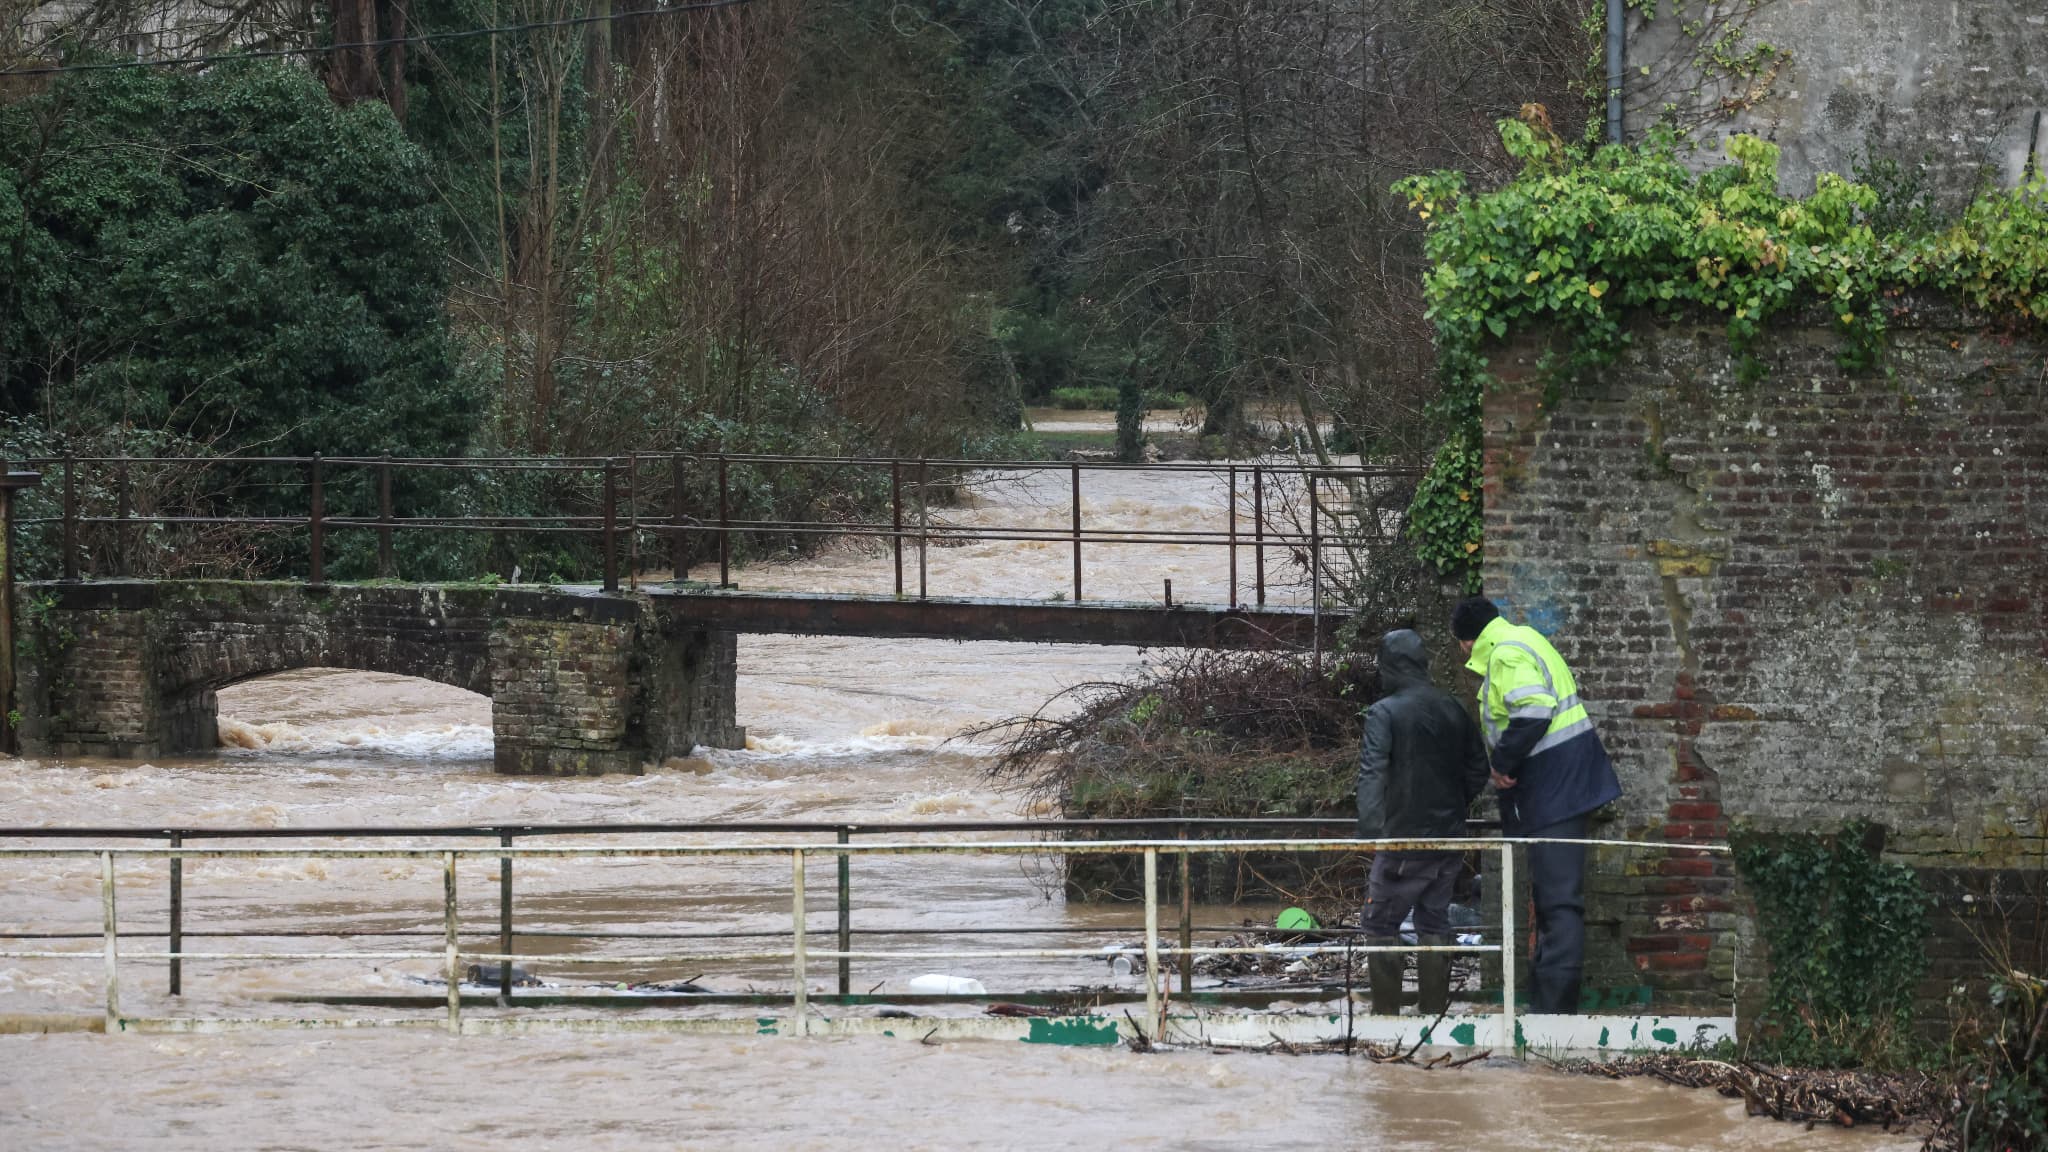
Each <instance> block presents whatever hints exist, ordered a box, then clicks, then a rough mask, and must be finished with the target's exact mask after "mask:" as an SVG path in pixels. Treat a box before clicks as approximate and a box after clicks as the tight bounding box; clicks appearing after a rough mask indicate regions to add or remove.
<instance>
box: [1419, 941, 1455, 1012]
mask: <svg viewBox="0 0 2048 1152" xmlns="http://www.w3.org/2000/svg"><path fill="white" fill-rule="evenodd" d="M1450 942H1451V941H1450V939H1449V938H1448V937H1443V936H1425V937H1423V939H1422V943H1424V944H1435V945H1444V944H1449V943H1450ZM1415 992H1416V1003H1417V1006H1418V1008H1419V1009H1420V1011H1421V1013H1422V1014H1423V1015H1424V1016H1426V1017H1428V1018H1430V1019H1432V1020H1434V1019H1435V1018H1436V1017H1438V1016H1441V1015H1443V1014H1444V1013H1445V1012H1446V1011H1448V1010H1449V1009H1450V1007H1451V954H1450V953H1448V952H1423V953H1419V954H1418V955H1417V956H1416V957H1415Z"/></svg>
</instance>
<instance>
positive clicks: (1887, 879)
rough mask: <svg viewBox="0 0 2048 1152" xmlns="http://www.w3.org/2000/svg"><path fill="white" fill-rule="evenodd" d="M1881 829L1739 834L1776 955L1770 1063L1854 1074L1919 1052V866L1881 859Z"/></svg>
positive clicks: (1922, 917) (1922, 915)
mask: <svg viewBox="0 0 2048 1152" xmlns="http://www.w3.org/2000/svg"><path fill="white" fill-rule="evenodd" d="M1874 831H1875V829H1874V828H1873V827H1872V826H1871V825H1868V824H1865V823H1861V822H1851V823H1849V824H1847V825H1844V826H1843V827H1842V828H1841V829H1840V830H1839V831H1836V832H1834V833H1832V834H1811V833H1779V834H1769V835H1766V834H1762V833H1757V832H1754V831H1749V830H1741V829H1738V830H1737V833H1736V835H1735V836H1733V837H1731V838H1730V845H1731V847H1733V848H1734V850H1735V867H1736V872H1737V874H1738V875H1739V876H1740V877H1741V879H1742V884H1743V887H1744V888H1745V889H1746V890H1747V891H1748V893H1749V895H1750V897H1751V898H1752V899H1754V900H1755V901H1756V912H1757V925H1758V928H1759V929H1760V930H1761V931H1762V933H1763V937H1764V941H1765V943H1766V945H1767V946H1768V947H1769V949H1770V984H1769V988H1770V990H1769V993H1768V999H1767V1000H1766V1002H1765V1005H1764V1012H1763V1016H1762V1018H1761V1019H1760V1020H1759V1021H1758V1025H1759V1026H1758V1027H1757V1029H1756V1030H1755V1032H1754V1039H1753V1044H1754V1045H1755V1046H1756V1048H1757V1049H1759V1051H1758V1053H1757V1054H1758V1055H1761V1056H1763V1057H1764V1058H1766V1059H1769V1060H1772V1061H1775V1062H1778V1063H1786V1064H1801V1065H1810V1066H1829V1067H1847V1066H1857V1065H1887V1064H1895V1063H1899V1062H1902V1061H1904V1060H1905V1059H1906V1058H1908V1057H1909V1056H1910V1054H1911V1051H1912V1023H1913V1017H1912V1012H1913V993H1914V990H1915V987H1916V985H1917V983H1918V981H1919V979H1920V977H1921V975H1922V973H1923V972H1925V970H1926V967H1927V950H1926V947H1925V943H1926V939H1927V931H1928V921H1927V910H1928V898H1927V894H1926V892H1925V891H1924V890H1922V888H1921V886H1920V880H1919V877H1918V876H1916V875H1914V873H1913V870H1912V869H1911V868H1909V867H1907V866H1906V865H1904V864H1900V863H1896V862H1893V861H1887V860H1884V859H1882V857H1881V856H1880V853H1879V852H1878V850H1877V848H1876V847H1875V837H1874V836H1873V835H1872V833H1873V832H1874Z"/></svg>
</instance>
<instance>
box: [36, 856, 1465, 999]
mask: <svg viewBox="0 0 2048 1152" xmlns="http://www.w3.org/2000/svg"><path fill="white" fill-rule="evenodd" d="M1352 823H1353V822H1352V820H1351V819H1350V818H1347V817H1293V816H1276V817H1194V816H1180V817H1156V818H1123V819H1080V820H950V821H919V822H891V821H882V822H861V823H853V822H832V821H807V820H765V821H729V820H728V821H666V822H630V823H610V824H590V823H581V824H545V823H526V824H443V825H425V826H413V827H398V828H394V827H386V826H357V825H338V826H331V827H320V826H312V827H293V828H223V827H198V826H192V827H169V828H165V827H154V826H151V827H137V826H111V825H103V826H87V825H73V826H55V827H0V841H5V840H163V841H165V842H166V844H167V846H168V847H171V848H179V847H183V846H184V845H185V844H186V842H187V841H205V840H280V839H290V840H326V839H371V840H375V839H386V840H388V839H414V838H422V837H450V838H458V839H461V838H487V839H495V840H497V841H498V844H499V846H500V847H504V848H511V847H513V846H514V845H515V842H516V841H517V840H519V839H531V838H533V837H549V836H574V835H582V836H617V835H624V836H649V835H677V834H702V833H714V834H723V835H751V834H762V833H771V834H784V835H788V834H796V835H830V836H832V837H834V842H835V843H839V844H850V843H852V841H853V838H854V837H856V836H877V835H884V836H886V835H903V834H912V835H931V834H944V833H959V832H998V833H1029V834H1032V835H1053V834H1058V833H1077V832H1078V833H1088V834H1093V835H1110V836H1114V835H1115V834H1117V833H1122V834H1125V835H1132V834H1142V833H1150V834H1154V835H1164V834H1170V835H1172V836H1174V837H1175V838H1177V839H1179V840H1182V841H1188V842H1190V843H1191V844H1192V846H1193V847H1194V848H1195V849H1197V850H1200V849H1202V848H1203V846H1204V845H1207V844H1209V843H1211V842H1212V841H1211V840H1210V839H1209V838H1208V837H1209V836H1210V835H1213V834H1216V833H1222V832H1238V831H1244V830H1247V829H1266V830H1269V831H1271V830H1276V829H1278V830H1293V831H1298V832H1302V833H1308V834H1313V833H1317V832H1323V833H1327V832H1329V831H1331V830H1333V829H1344V828H1349V827H1351V826H1352ZM1466 825H1467V827H1468V828H1469V829H1471V830H1472V831H1474V832H1480V831H1487V830H1494V829H1498V828H1499V827H1500V824H1499V821H1495V820H1468V821H1467V822H1466ZM1180 861H1181V868H1182V871H1181V877H1180V883H1181V894H1182V900H1181V913H1180V924H1179V932H1180V939H1181V944H1182V947H1184V948H1185V947H1189V946H1191V944H1192V939H1193V934H1194V932H1196V931H1197V930H1200V931H1230V930H1232V928H1231V926H1227V925H1206V926H1198V925H1196V924H1195V923H1194V920H1193V909H1192V905H1191V903H1190V900H1189V896H1188V894H1189V891H1190V882H1189V876H1188V870H1187V863H1188V856H1187V854H1185V853H1183V854H1182V855H1181V857H1180ZM169 873H170V875H169V891H168V897H169V899H168V903H167V909H166V910H167V914H168V923H167V926H166V929H165V930H164V931H162V932H128V933H124V934H125V935H129V936H145V937H166V938H168V940H169V946H170V949H171V951H173V952H177V951H179V949H180V947H181V944H182V942H183V941H184V940H185V939H186V938H187V937H192V938H202V937H203V938H213V939H220V938H242V937H265V938H284V937H287V936H315V937H334V938H339V937H341V936H352V935H359V936H375V937H388V938H394V939H395V938H400V937H404V936H411V935H417V934H419V933H418V932H412V931H404V930H398V931H365V932H348V933H342V932H333V931H302V932H293V933H278V932H265V931H193V930H191V929H190V927H189V926H188V925H187V923H186V918H185V900H184V858H183V857H179V856H173V857H172V858H171V859H170V866H169ZM837 880H838V884H837V900H836V905H835V912H836V923H837V929H838V942H839V946H840V948H841V949H842V950H845V949H848V948H851V947H852V939H853V937H854V935H855V934H856V929H855V927H854V924H853V883H852V874H851V865H850V860H849V858H848V857H846V856H841V857H839V859H838V877H837ZM512 882H513V873H512V861H511V859H510V858H509V857H508V858H505V859H502V860H500V862H499V871H498V929H497V932H496V935H497V937H498V940H499V948H500V950H501V951H503V952H510V951H512V946H513V941H514V939H515V938H517V937H521V936H526V937H536V936H543V935H569V936H573V937H575V938H577V939H586V940H600V939H615V938H616V939H634V938H648V937H649V935H650V934H648V933H644V932H643V933H619V932H606V931H599V930H580V931H577V932H573V933H560V932H556V933H549V932H542V931H536V930H531V929H529V930H527V931H524V932H521V931H516V930H515V924H514V915H513V907H514V906H513V888H512ZM1133 930H1135V929H1133ZM956 931H957V930H952V929H911V928H862V929H859V930H858V933H859V934H862V935H879V936H917V935H940V934H951V933H953V932H956ZM1065 931H1067V929H1065V928H1059V927H1025V928H1020V927H1003V928H997V929H988V928H981V929H976V930H975V931H974V932H973V933H972V934H975V935H985V934H1004V935H1030V934H1055V933H1060V932H1065ZM655 935H658V936H659V937H660V938H664V939H690V938H724V937H731V936H736V935H737V936H746V935H756V934H753V933H731V932H712V933H704V934H701V935H700V934H694V933H681V934H677V933H660V934H655ZM760 935H769V936H782V935H786V933H781V932H771V933H764V934H760ZM85 938H87V937H86V936H84V935H81V934H79V933H66V932H22V931H15V930H0V940H22V939H40V940H77V939H85ZM1188 964H1192V957H1187V958H1186V964H1184V965H1183V967H1184V969H1186V970H1185V971H1184V972H1183V976H1184V977H1192V975H1193V972H1192V968H1188V967H1187V965H1188ZM838 967H839V972H838V994H839V995H841V996H848V995H851V993H852V985H851V981H852V974H851V969H850V965H849V963H848V961H846V960H844V959H842V960H840V962H839V966H838ZM168 970H169V991H170V994H171V995H173V996H178V995H182V994H183V992H184V980H183V971H184V966H183V962H182V960H181V959H178V958H174V959H172V960H171V961H170V962H169V965H168ZM498 979H499V988H498V991H499V994H500V995H503V996H509V995H511V994H512V973H511V969H510V968H509V967H505V968H503V969H502V970H501V971H500V973H499V977H498Z"/></svg>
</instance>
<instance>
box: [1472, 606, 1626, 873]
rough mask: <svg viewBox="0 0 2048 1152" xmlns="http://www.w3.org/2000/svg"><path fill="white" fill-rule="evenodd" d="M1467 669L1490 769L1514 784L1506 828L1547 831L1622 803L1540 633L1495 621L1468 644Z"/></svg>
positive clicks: (1574, 685) (1507, 795)
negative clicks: (1472, 676)
mask: <svg viewBox="0 0 2048 1152" xmlns="http://www.w3.org/2000/svg"><path fill="white" fill-rule="evenodd" d="M1465 666H1466V667H1467V668H1470V669H1471V670H1472V671H1473V672H1476V673H1478V675H1479V677H1480V684H1479V720H1480V729H1481V730H1482V731H1483V732H1484V733H1485V736H1486V746H1487V747H1488V748H1489V749H1490V750H1492V754H1493V769H1494V771H1496V772H1499V773H1500V774H1502V775H1503V776H1509V777H1513V778H1514V779H1515V781H1516V783H1515V786H1514V787H1513V788H1510V789H1508V790H1506V791H1504V792H1502V793H1501V815H1502V818H1503V819H1504V820H1505V821H1506V822H1507V824H1508V826H1509V828H1510V829H1511V830H1519V831H1523V832H1528V831H1533V830H1535V829H1540V828H1546V827H1548V826H1550V825H1552V824H1556V823H1558V822H1559V821H1563V820H1569V819H1571V818H1572V817H1574V816H1580V815H1584V814H1585V813H1587V812H1591V811H1593V810H1594V809H1595V808H1598V807H1600V806H1601V805H1603V804H1607V803H1609V802H1611V801H1613V800H1615V799H1617V798H1618V797H1620V795H1621V781H1620V780H1619V779H1618V778H1617V777H1616V776H1615V774H1614V764H1613V762H1612V761H1610V760H1609V759H1608V758H1607V749H1606V748H1605V747H1604V746H1603V745H1602V744H1601V743H1600V734H1599V733H1598V732H1596V731H1594V729H1593V720H1592V717H1590V716H1588V715H1587V714H1586V706H1585V704H1584V703H1583V702H1582V701H1580V699H1579V688H1578V681H1577V680H1576V679H1575V678H1574V677H1573V676H1572V670H1571V668H1570V667H1569V666H1568V665H1566V664H1565V662H1564V657H1562V656H1560V655H1558V654H1557V649H1556V648H1553V647H1551V644H1550V641H1549V640H1548V639H1545V638H1544V635H1543V634H1542V633H1541V632H1538V631H1536V630H1535V629H1534V628H1529V627H1524V626H1522V625H1519V624H1511V623H1509V622H1508V621H1507V620H1505V619H1496V620H1494V621H1493V622H1492V623H1490V624H1488V625H1487V626H1486V630H1485V631H1483V632H1481V633H1480V634H1479V638H1478V639H1477V640H1475V641H1473V643H1472V658H1471V660H1470V661H1469V662H1468V663H1467V664H1466V665H1465ZM1539 721H1540V722H1541V725H1542V726H1541V728H1540V730H1539V729H1538V728H1537V722H1539Z"/></svg>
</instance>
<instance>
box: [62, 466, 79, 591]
mask: <svg viewBox="0 0 2048 1152" xmlns="http://www.w3.org/2000/svg"><path fill="white" fill-rule="evenodd" d="M64 578H65V579H66V580H76V579H78V460H77V458H76V457H73V456H66V457H64Z"/></svg>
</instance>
